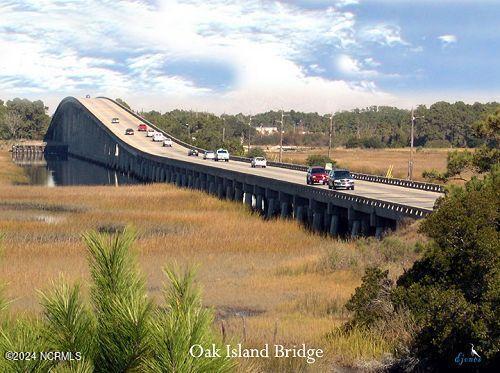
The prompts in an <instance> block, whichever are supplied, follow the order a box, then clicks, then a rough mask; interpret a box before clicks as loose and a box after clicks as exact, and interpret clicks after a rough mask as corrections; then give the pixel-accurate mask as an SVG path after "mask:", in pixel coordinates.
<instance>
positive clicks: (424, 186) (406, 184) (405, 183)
mask: <svg viewBox="0 0 500 373" xmlns="http://www.w3.org/2000/svg"><path fill="white" fill-rule="evenodd" d="M98 98H103V99H106V100H109V101H111V102H113V103H115V104H116V105H118V106H119V107H121V108H122V109H123V110H125V111H127V112H128V113H129V114H131V115H133V116H134V117H136V118H137V119H139V120H141V121H143V122H145V123H147V124H148V125H149V126H150V127H151V128H153V129H154V130H155V131H158V132H160V133H163V134H164V135H165V136H168V137H169V138H170V139H172V141H173V142H175V143H177V144H179V145H181V146H183V147H185V148H188V149H196V150H197V151H198V152H200V153H205V152H206V151H207V150H206V149H203V148H199V147H197V146H194V145H191V144H188V143H187V142H185V141H182V140H179V139H177V138H175V137H174V136H172V135H170V134H169V133H167V132H165V131H164V130H162V129H161V128H159V127H157V126H156V125H154V124H153V123H151V122H150V121H148V120H147V119H145V118H143V117H142V116H140V115H139V114H137V113H136V112H134V111H133V110H131V109H129V108H127V107H125V106H123V105H122V104H120V103H119V102H116V101H115V100H113V99H111V98H108V97H98ZM230 159H231V160H234V161H237V162H245V163H250V162H251V158H247V157H241V156H235V155H232V156H230ZM267 164H268V165H269V166H271V167H280V168H286V169H288V170H295V171H304V172H306V171H307V168H308V167H307V166H305V165H300V164H293V163H283V162H272V161H268V162H267ZM351 175H352V176H353V178H354V179H356V180H363V181H369V182H372V183H381V184H389V185H396V186H400V187H403V188H412V189H420V190H426V191H429V192H438V193H444V191H445V188H444V186H443V185H440V184H433V183H426V182H423V181H412V180H405V179H395V178H388V177H383V176H378V175H370V174H363V173H358V172H351Z"/></svg>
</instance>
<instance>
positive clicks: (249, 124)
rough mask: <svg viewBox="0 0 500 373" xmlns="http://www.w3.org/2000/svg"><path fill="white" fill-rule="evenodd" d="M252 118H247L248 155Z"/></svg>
mask: <svg viewBox="0 0 500 373" xmlns="http://www.w3.org/2000/svg"><path fill="white" fill-rule="evenodd" d="M251 130H252V116H251V115H250V117H249V118H248V151H247V152H248V153H249V154H250V135H251V133H252V131H251Z"/></svg>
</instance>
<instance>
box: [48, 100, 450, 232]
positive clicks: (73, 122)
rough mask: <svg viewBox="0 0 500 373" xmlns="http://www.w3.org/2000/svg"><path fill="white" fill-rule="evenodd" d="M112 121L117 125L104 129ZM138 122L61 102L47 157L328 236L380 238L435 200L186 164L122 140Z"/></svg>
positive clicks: (90, 103) (360, 183)
mask: <svg viewBox="0 0 500 373" xmlns="http://www.w3.org/2000/svg"><path fill="white" fill-rule="evenodd" d="M115 117H117V118H119V119H120V123H119V124H111V119H112V118H115ZM140 123H146V124H147V125H148V126H149V127H154V125H153V124H151V123H149V122H147V121H146V120H144V119H143V118H141V117H140V116H139V115H137V114H136V113H134V112H132V111H130V110H128V109H126V108H124V107H122V106H121V105H119V104H118V103H116V102H114V101H113V100H110V99H108V98H105V97H100V98H86V99H76V98H73V97H67V98H65V99H64V100H63V101H62V102H61V103H60V104H59V106H58V108H57V110H56V112H55V114H54V116H53V118H52V122H51V124H50V127H49V129H48V132H47V135H46V138H45V141H46V142H47V143H48V146H47V148H48V149H49V151H50V148H51V146H58V147H59V149H60V148H61V146H63V147H65V148H66V149H67V152H68V154H69V155H70V156H75V157H78V158H82V159H85V160H88V161H91V162H95V163H98V164H101V165H104V166H106V167H110V168H112V169H116V170H119V171H121V172H125V173H128V174H130V175H133V176H135V177H137V178H139V179H141V180H144V181H149V182H167V183H173V184H176V185H177V186H179V187H186V188H191V189H198V190H203V191H206V192H207V193H209V194H212V195H215V196H218V197H219V198H223V199H228V200H233V201H239V202H242V203H245V204H247V205H248V206H249V207H250V208H252V209H254V210H256V211H258V212H260V213H261V214H263V215H264V216H265V217H267V218H273V217H276V216H280V217H282V218H293V219H296V220H298V221H300V222H302V223H304V224H306V225H307V226H309V227H311V228H312V229H313V230H315V231H318V232H325V233H327V234H331V235H339V234H342V235H350V236H358V235H376V236H380V235H381V234H382V233H383V232H384V231H385V230H386V229H395V228H396V227H397V226H398V224H399V223H400V222H401V221H403V220H405V219H408V218H410V219H418V218H422V217H425V216H426V215H428V214H429V213H431V212H432V210H433V206H434V202H435V201H436V199H437V198H439V197H440V196H442V193H440V192H439V190H440V188H439V187H437V186H434V185H425V183H411V182H406V181H400V182H397V180H396V181H395V180H394V179H392V180H386V181H385V182H384V181H383V180H379V179H383V178H376V177H375V178H371V179H370V178H369V177H363V176H358V177H357V178H358V179H361V180H357V181H356V189H355V190H352V191H332V190H329V189H328V188H327V187H326V186H311V185H306V183H305V173H304V171H303V167H300V166H293V165H280V164H274V166H271V167H267V168H265V169H255V168H251V167H250V165H249V163H248V159H245V158H241V157H233V158H232V159H231V161H230V162H229V163H226V162H214V161H212V160H210V161H209V160H203V159H202V157H201V156H200V157H189V156H188V155H187V152H188V148H189V147H191V146H190V145H188V144H185V143H183V142H181V141H179V140H176V139H173V140H174V141H175V143H174V146H173V147H172V148H164V147H162V144H161V143H155V142H152V141H151V138H147V137H146V136H145V134H144V132H142V133H141V132H137V131H136V134H135V135H134V136H127V135H125V134H124V133H125V129H126V128H134V129H136V128H137V126H138V124H140ZM154 128H156V127H154ZM166 135H167V136H168V134H166ZM170 137H171V136H170ZM171 138H172V137H171ZM200 150H202V149H200ZM202 151H203V150H202ZM200 155H201V154H200ZM365 176H366V175H365ZM363 179H365V180H363ZM367 180H372V181H367ZM373 180H375V182H374V181H373ZM394 184H401V185H405V186H400V185H394Z"/></svg>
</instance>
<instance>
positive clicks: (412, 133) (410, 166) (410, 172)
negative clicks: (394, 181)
mask: <svg viewBox="0 0 500 373" xmlns="http://www.w3.org/2000/svg"><path fill="white" fill-rule="evenodd" d="M422 118H424V116H421V117H416V116H415V111H414V110H413V108H411V131H410V161H409V162H408V179H410V180H413V165H414V159H413V143H414V138H415V120H416V119H422Z"/></svg>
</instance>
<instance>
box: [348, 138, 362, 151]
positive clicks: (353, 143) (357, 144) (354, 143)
mask: <svg viewBox="0 0 500 373" xmlns="http://www.w3.org/2000/svg"><path fill="white" fill-rule="evenodd" d="M361 146H362V142H361V139H358V138H356V137H351V138H349V139H348V140H347V141H346V143H345V147H346V148H348V149H351V148H361Z"/></svg>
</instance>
